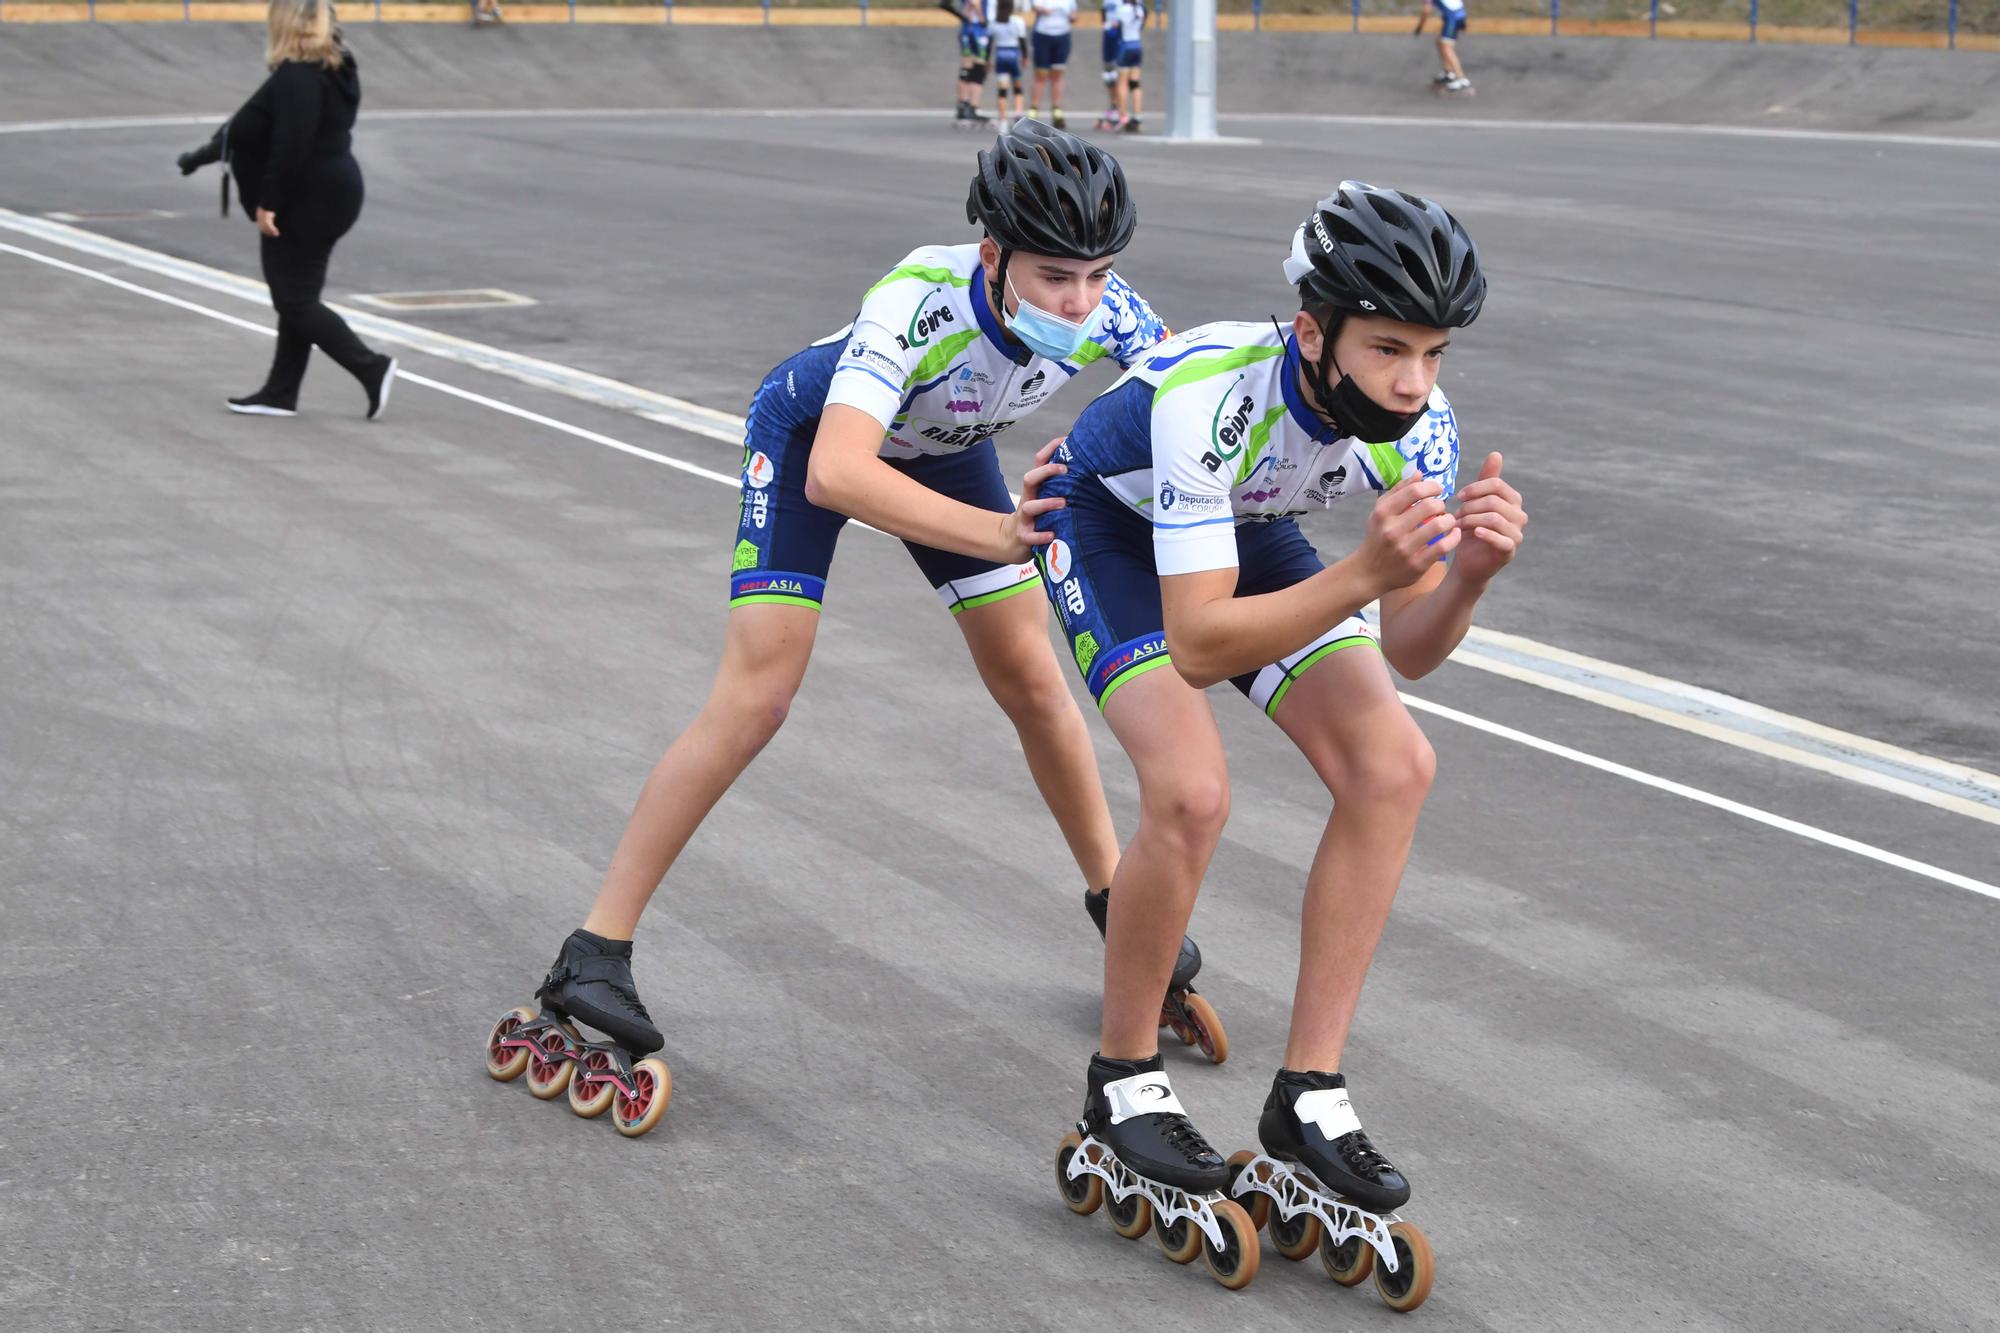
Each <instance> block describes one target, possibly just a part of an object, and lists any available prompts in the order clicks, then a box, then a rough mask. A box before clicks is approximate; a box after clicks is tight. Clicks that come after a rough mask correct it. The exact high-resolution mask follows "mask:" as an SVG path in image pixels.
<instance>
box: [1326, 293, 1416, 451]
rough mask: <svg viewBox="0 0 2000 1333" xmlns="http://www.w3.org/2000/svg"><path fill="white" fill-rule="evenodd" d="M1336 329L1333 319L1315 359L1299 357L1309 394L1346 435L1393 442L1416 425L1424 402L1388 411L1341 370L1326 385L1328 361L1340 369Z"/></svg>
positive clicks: (1338, 328) (1371, 440)
mask: <svg viewBox="0 0 2000 1333" xmlns="http://www.w3.org/2000/svg"><path fill="white" fill-rule="evenodd" d="M1339 332H1340V321H1339V320H1337V319H1336V320H1335V321H1334V322H1333V325H1332V326H1331V327H1330V328H1328V329H1327V330H1326V333H1325V337H1324V342H1325V346H1324V347H1323V348H1322V349H1321V351H1320V359H1319V360H1318V361H1307V360H1306V359H1305V358H1304V357H1300V358H1299V361H1300V364H1301V365H1303V366H1304V367H1305V372H1306V382H1307V383H1308V384H1310V385H1311V386H1312V391H1313V396H1314V397H1315V398H1318V399H1319V403H1320V406H1321V407H1322V408H1324V409H1325V410H1326V411H1327V412H1329V413H1331V414H1332V417H1333V422H1334V425H1336V426H1338V427H1339V428H1340V429H1341V430H1342V431H1343V432H1345V433H1346V434H1348V435H1353V436H1356V437H1358V438H1359V439H1360V440H1361V441H1362V442H1363V443H1364V444H1394V443H1395V442H1396V441H1398V440H1400V439H1402V438H1403V437H1404V436H1405V435H1408V434H1409V433H1410V432H1411V431H1413V430H1415V429H1416V428H1417V423H1418V422H1419V421H1422V420H1423V419H1424V414H1425V413H1427V412H1429V411H1430V404H1429V403H1425V404H1424V405H1423V406H1422V407H1419V408H1418V409H1417V410H1416V411H1414V412H1410V413H1403V412H1391V411H1390V410H1389V409H1388V408H1386V407H1384V406H1382V405H1381V404H1380V403H1378V402H1376V401H1375V400H1374V399H1373V398H1370V397H1369V396H1368V395H1367V394H1365V393H1363V392H1362V391H1361V386H1360V385H1358V384H1356V383H1355V382H1354V377H1353V376H1352V375H1349V374H1348V373H1347V372H1346V371H1341V374H1340V383H1338V384H1335V385H1333V386H1332V387H1330V388H1329V387H1328V385H1327V374H1326V368H1327V365H1328V364H1329V363H1331V364H1332V366H1333V368H1334V369H1335V370H1340V363H1339V362H1337V361H1334V359H1333V339H1334V335H1335V334H1337V333H1339Z"/></svg>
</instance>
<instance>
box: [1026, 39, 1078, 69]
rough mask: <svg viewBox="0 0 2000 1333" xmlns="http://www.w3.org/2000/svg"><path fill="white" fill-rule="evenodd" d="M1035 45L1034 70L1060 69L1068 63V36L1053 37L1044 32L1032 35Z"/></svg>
mask: <svg viewBox="0 0 2000 1333" xmlns="http://www.w3.org/2000/svg"><path fill="white" fill-rule="evenodd" d="M1030 36H1031V37H1032V38H1033V40H1034V44H1035V68H1036V69H1061V68H1062V67H1063V66H1064V65H1067V64H1068V63H1069V39H1070V34H1068V33H1063V34H1062V35H1061V36H1053V35H1051V34H1049V33H1046V32H1037V33H1032V34H1030Z"/></svg>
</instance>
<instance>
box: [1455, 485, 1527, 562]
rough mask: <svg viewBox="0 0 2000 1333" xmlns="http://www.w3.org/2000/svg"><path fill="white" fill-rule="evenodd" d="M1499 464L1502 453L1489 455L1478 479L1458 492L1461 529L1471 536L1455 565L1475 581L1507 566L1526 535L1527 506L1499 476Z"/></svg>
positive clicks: (1519, 495) (1515, 491) (1460, 550)
mask: <svg viewBox="0 0 2000 1333" xmlns="http://www.w3.org/2000/svg"><path fill="white" fill-rule="evenodd" d="M1500 464H1501V458H1500V455H1499V454H1497V453H1496V454H1488V455H1486V461H1485V462H1484V463H1482V464H1481V465H1480V468H1479V480H1477V481H1475V482H1473V483H1472V484H1471V485H1470V486H1467V487H1466V488H1465V489H1464V490H1462V491H1460V492H1459V493H1458V501H1459V504H1458V526H1459V530H1460V531H1461V532H1464V533H1468V534H1469V536H1468V538H1467V540H1466V541H1465V543H1464V544H1463V545H1462V546H1461V547H1460V548H1459V552H1458V558H1457V559H1456V560H1454V561H1453V562H1452V564H1453V567H1454V568H1455V569H1456V571H1457V573H1458V576H1459V577H1460V578H1464V579H1470V580H1472V581H1473V582H1474V583H1484V582H1486V581H1487V580H1488V579H1490V578H1492V577H1493V576H1494V575H1495V574H1498V573H1499V572H1500V571H1501V570H1503V569H1505V568H1506V567H1507V563H1508V562H1509V561H1510V560H1512V559H1513V558H1514V552H1516V551H1518V550H1520V549H1521V543H1522V541H1524V540H1525V539H1526V536H1527V528H1528V511H1527V508H1526V507H1525V506H1524V505H1523V504H1522V503H1521V493H1520V492H1519V491H1517V490H1515V489H1514V488H1513V487H1512V486H1509V485H1508V484H1507V483H1506V482H1504V481H1502V480H1501V479H1500Z"/></svg>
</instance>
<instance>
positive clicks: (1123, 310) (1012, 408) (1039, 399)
mask: <svg viewBox="0 0 2000 1333" xmlns="http://www.w3.org/2000/svg"><path fill="white" fill-rule="evenodd" d="M1099 319H1100V321H1101V326H1100V328H1099V330H1098V332H1097V333H1096V335H1095V336H1094V337H1093V338H1092V340H1091V341H1089V342H1087V343H1085V344H1084V345H1083V346H1082V348H1080V349H1079V350H1078V351H1077V352H1076V354H1075V355H1073V356H1071V357H1069V358H1067V359H1065V360H1062V361H1052V360H1049V359H1048V358H1046V357H1043V356H1039V355H1037V354H1035V353H1033V352H1031V351H1029V350H1028V349H1027V348H1026V347H1024V346H1022V345H1021V344H1020V343H1019V342H1017V341H1015V340H1014V339H1013V338H1012V337H1010V336H1009V335H1008V334H1007V332H1006V330H1005V328H1004V327H1003V326H1002V325H1001V323H1000V319H999V317H998V315H997V314H996V313H995V312H994V310H993V309H992V303H991V302H990V301H989V299H988V297H987V284H986V282H985V281H984V279H983V276H982V273H981V268H980V263H979V247H978V245H976V244H975V245H927V246H923V247H922V248H920V249H917V250H913V251H911V252H910V255H909V257H908V258H906V259H904V260H903V262H902V263H900V264H898V265H897V266H896V268H895V269H894V270H893V271H892V272H891V273H890V274H889V275H888V276H887V277H885V278H883V279H882V280H881V281H880V282H878V283H876V284H875V285H874V286H873V287H871V288H869V290H868V294H867V295H866V296H865V297H863V298H862V302H861V313H860V314H859V315H857V316H856V317H855V320H854V322H853V323H852V324H850V325H849V326H848V327H846V328H844V329H842V330H841V331H840V332H838V333H836V334H833V335H832V336H831V337H828V338H823V339H821V340H820V341H819V342H817V343H814V344H813V347H814V348H815V349H819V348H827V349H835V354H833V355H828V356H827V357H826V358H825V364H824V366H823V369H822V373H824V374H826V375H827V381H826V385H825V399H824V402H825V405H827V406H831V405H833V404H835V403H840V404H844V405H846V406H848V407H853V408H857V409H859V410H860V411H863V412H866V413H867V414H868V415H869V416H871V417H873V418H875V420H877V421H879V422H881V423H882V427H883V430H884V431H885V432H886V435H885V437H884V439H883V441H882V457H884V458H919V457H923V456H925V455H939V454H954V453H958V452H960V451H962V450H965V449H969V448H971V447H973V446H974V445H977V444H979V443H981V442H982V441H984V440H987V439H990V438H992V437H993V436H995V435H998V434H999V433H1000V432H1001V431H1003V430H1005V429H1006V428H1007V427H1009V426H1011V425H1013V424H1014V423H1015V422H1016V421H1018V420H1020V419H1021V418H1022V417H1024V416H1026V415H1027V414H1028V413H1030V412H1032V411H1034V410H1035V409H1036V408H1037V407H1040V406H1041V405H1042V404H1043V403H1044V402H1046V401H1047V400H1048V398H1049V396H1050V395H1051V394H1053V393H1055V391H1056V390H1057V389H1059V388H1061V387H1062V386H1063V385H1064V384H1066V383H1068V382H1069V378H1070V376H1072V375H1074V374H1076V373H1077V372H1078V371H1079V370H1081V369H1083V368H1084V367H1085V366H1087V365H1089V364H1090V363H1091V362H1093V361H1096V360H1099V359H1101V358H1103V357H1106V356H1108V357H1111V358H1112V359H1113V360H1115V361H1117V362H1118V364H1119V365H1121V366H1128V367H1129V366H1131V365H1132V364H1133V363H1134V362H1135V361H1136V360H1137V359H1138V358H1140V357H1141V356H1143V355H1144V354H1145V352H1146V350H1147V349H1148V348H1150V347H1152V346H1153V345H1155V344H1156V343H1158V342H1159V341H1160V340H1161V339H1162V338H1164V337H1165V336H1166V334H1167V330H1166V328H1165V326H1164V325H1162V324H1161V323H1160V320H1159V317H1158V316H1157V315H1155V314H1154V313H1153V311H1152V308H1151V307H1150V306H1148V305H1147V304H1146V302H1145V301H1144V300H1143V299H1142V298H1141V297H1140V296H1139V294H1138V293H1137V292H1135V291H1133V290H1132V288H1131V287H1129V286H1127V285H1126V284H1125V282H1124V280H1123V279H1121V278H1120V277H1119V276H1118V275H1117V274H1116V273H1113V274H1112V275H1111V278H1110V281H1109V282H1107V283H1106V284H1105V288H1104V299H1103V313H1102V314H1101V315H1100V316H1099ZM811 360H812V361H814V362H819V361H820V358H819V357H817V356H815V357H813V358H811ZM799 387H800V389H801V390H802V392H800V393H799V394H798V395H797V397H798V399H799V400H801V401H810V400H811V398H812V395H811V394H810V392H808V391H804V390H805V386H799Z"/></svg>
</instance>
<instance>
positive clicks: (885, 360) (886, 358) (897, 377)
mask: <svg viewBox="0 0 2000 1333" xmlns="http://www.w3.org/2000/svg"><path fill="white" fill-rule="evenodd" d="M896 341H897V342H901V341H902V339H901V338H898V339H897V340H896ZM905 350H907V349H905ZM847 355H848V356H849V357H850V358H852V359H853V360H856V361H859V362H861V364H862V365H864V366H870V367H873V368H874V369H876V370H879V371H881V372H882V374H883V376H884V377H885V378H887V379H890V380H892V381H895V382H898V383H901V382H902V381H905V380H907V379H909V377H910V375H909V372H908V371H906V370H904V369H903V363H902V362H900V361H898V360H897V359H896V358H895V357H893V356H890V355H889V354H888V353H887V352H883V351H878V350H876V349H875V348H873V347H870V346H869V345H868V344H867V343H863V342H854V343H849V344H848V345H847ZM792 396H793V397H797V396H798V394H797V392H796V391H793V395H792Z"/></svg>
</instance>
